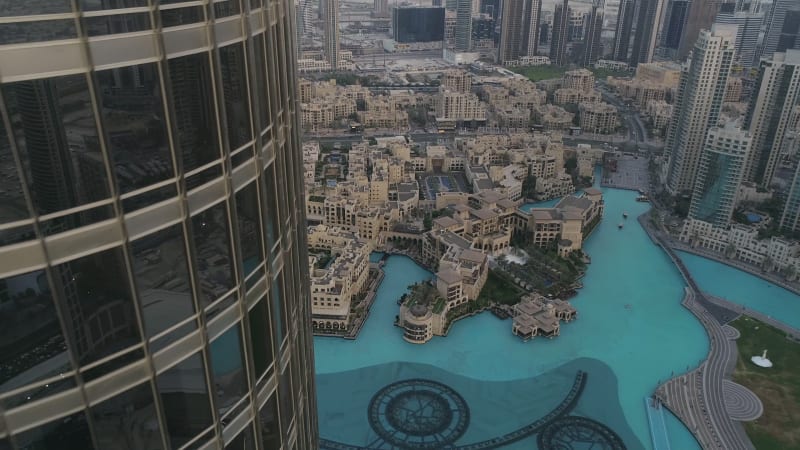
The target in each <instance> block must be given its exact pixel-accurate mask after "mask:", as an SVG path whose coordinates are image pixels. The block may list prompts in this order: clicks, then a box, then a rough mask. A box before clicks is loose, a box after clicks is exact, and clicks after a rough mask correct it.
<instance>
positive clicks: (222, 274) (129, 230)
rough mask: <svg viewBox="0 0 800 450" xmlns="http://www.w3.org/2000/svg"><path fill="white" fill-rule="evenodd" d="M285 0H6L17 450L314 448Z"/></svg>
mask: <svg viewBox="0 0 800 450" xmlns="http://www.w3.org/2000/svg"><path fill="white" fill-rule="evenodd" d="M293 17H294V16H293V11H292V5H291V4H290V2H288V1H286V0H277V1H269V0H225V1H211V0H200V1H179V0H161V1H160V2H159V1H158V0H26V1H19V0H0V116H2V120H0V450H7V449H14V450H22V449H64V450H67V449H69V450H72V449H76V450H77V449H80V450H87V449H98V450H100V449H102V450H106V449H109V450H114V449H131V450H133V449H147V450H150V449H162V448H163V449H180V448H198V449H199V448H203V449H212V448H213V449H216V448H233V449H270V450H271V449H281V448H282V449H314V448H317V437H316V436H317V434H316V429H317V424H316V417H315V410H316V405H315V397H314V387H313V386H314V385H313V373H314V372H313V355H312V341H311V335H310V331H309V327H308V324H309V323H310V311H309V308H308V306H307V305H308V304H309V303H308V301H307V299H308V292H307V286H306V283H305V279H306V278H307V270H308V269H307V258H306V256H305V254H306V250H305V249H306V245H305V239H306V237H305V217H304V214H305V212H304V210H303V208H301V207H298V205H299V204H300V203H301V202H302V189H303V185H302V174H301V173H300V171H301V170H302V166H301V162H300V159H299V155H298V147H299V134H298V129H297V127H296V126H295V124H296V121H297V112H298V111H297V109H296V98H295V78H294V74H295V67H294V65H295V56H294V47H293V40H294V20H293Z"/></svg>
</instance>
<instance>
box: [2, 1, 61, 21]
mask: <svg viewBox="0 0 800 450" xmlns="http://www.w3.org/2000/svg"><path fill="white" fill-rule="evenodd" d="M70 11H72V6H71V4H70V0H40V1H38V2H32V1H28V2H21V1H19V0H0V17H11V16H30V15H35V14H57V13H66V12H70Z"/></svg>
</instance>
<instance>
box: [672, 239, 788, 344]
mask: <svg viewBox="0 0 800 450" xmlns="http://www.w3.org/2000/svg"><path fill="white" fill-rule="evenodd" d="M678 256H680V258H681V259H682V260H683V262H684V264H686V267H687V268H689V270H690V271H691V272H692V275H694V277H695V279H696V281H697V284H698V285H700V289H702V290H703V291H705V292H708V293H710V294H712V295H715V296H717V297H723V298H725V299H727V300H730V301H732V302H734V303H738V304H740V305H743V306H745V307H747V308H750V309H752V310H755V311H758V312H760V313H763V314H766V315H768V316H772V317H773V318H776V319H778V320H780V321H782V322H784V323H785V324H787V325H790V326H792V327H794V328H800V297H798V296H797V295H795V294H794V293H792V292H790V291H787V290H786V289H784V288H782V287H780V286H776V285H774V284H772V283H770V282H768V281H765V280H762V279H761V278H758V277H757V276H755V275H750V274H749V273H747V272H743V271H741V270H739V269H736V268H733V267H731V266H726V265H725V264H720V263H718V262H716V261H712V260H710V259H706V258H703V257H701V256H697V255H692V254H690V253H686V252H678Z"/></svg>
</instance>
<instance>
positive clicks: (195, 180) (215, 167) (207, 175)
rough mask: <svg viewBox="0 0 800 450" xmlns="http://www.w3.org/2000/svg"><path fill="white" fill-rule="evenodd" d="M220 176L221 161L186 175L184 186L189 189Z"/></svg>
mask: <svg viewBox="0 0 800 450" xmlns="http://www.w3.org/2000/svg"><path fill="white" fill-rule="evenodd" d="M221 176H222V162H220V163H218V164H212V165H211V166H210V167H207V168H205V169H203V170H201V171H199V172H196V173H193V174H191V175H189V176H187V177H186V187H187V189H189V190H191V189H194V188H196V187H197V186H200V185H202V184H204V183H208V182H209V181H211V180H213V179H215V178H219V177H221Z"/></svg>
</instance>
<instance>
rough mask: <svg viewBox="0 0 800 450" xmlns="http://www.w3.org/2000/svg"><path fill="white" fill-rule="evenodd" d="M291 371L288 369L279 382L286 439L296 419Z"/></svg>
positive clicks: (279, 395)
mask: <svg viewBox="0 0 800 450" xmlns="http://www.w3.org/2000/svg"><path fill="white" fill-rule="evenodd" d="M291 373H292V371H291V369H290V368H289V367H286V369H285V370H284V371H283V373H282V374H281V376H280V379H279V380H278V399H279V400H280V402H281V417H282V418H283V420H282V421H281V425H282V426H283V436H284V439H288V436H289V423H290V422H291V421H292V417H294V398H293V397H292V396H293V393H292V380H291V378H292V377H291Z"/></svg>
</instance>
